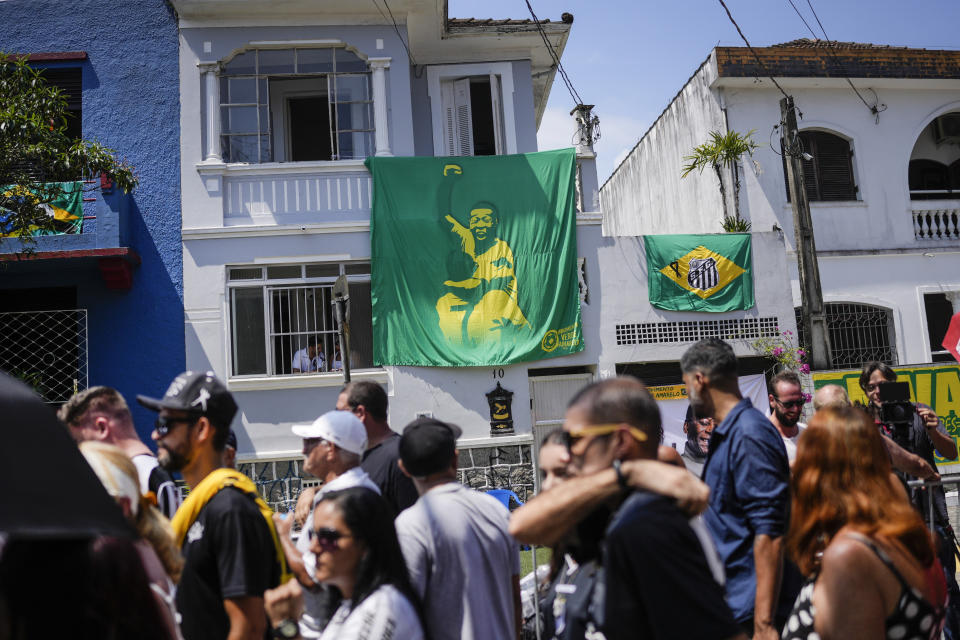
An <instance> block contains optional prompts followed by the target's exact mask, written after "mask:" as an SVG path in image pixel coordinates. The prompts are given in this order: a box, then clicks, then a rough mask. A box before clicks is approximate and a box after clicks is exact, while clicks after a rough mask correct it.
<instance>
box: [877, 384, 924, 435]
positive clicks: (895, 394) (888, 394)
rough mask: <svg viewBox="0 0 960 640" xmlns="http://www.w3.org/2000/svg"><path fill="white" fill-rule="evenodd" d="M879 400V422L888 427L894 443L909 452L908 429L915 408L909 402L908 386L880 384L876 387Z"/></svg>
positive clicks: (911, 423)
mask: <svg viewBox="0 0 960 640" xmlns="http://www.w3.org/2000/svg"><path fill="white" fill-rule="evenodd" d="M877 391H878V392H879V400H880V421H881V422H882V423H883V424H885V425H887V426H888V427H890V430H891V431H892V432H893V439H894V441H895V442H896V443H897V444H899V445H900V446H901V447H903V448H904V449H907V450H908V451H909V450H910V447H909V444H908V443H909V440H910V427H911V426H912V425H913V417H914V415H915V414H916V412H917V408H916V407H915V406H914V404H913V403H912V402H910V385H909V384H908V383H906V382H881V383H880V384H879V385H877Z"/></svg>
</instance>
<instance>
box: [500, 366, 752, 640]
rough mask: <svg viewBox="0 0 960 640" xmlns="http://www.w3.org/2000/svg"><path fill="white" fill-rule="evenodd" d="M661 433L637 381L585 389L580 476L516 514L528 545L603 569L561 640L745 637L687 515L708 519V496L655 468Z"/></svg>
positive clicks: (569, 599) (572, 607) (566, 613)
mask: <svg viewBox="0 0 960 640" xmlns="http://www.w3.org/2000/svg"><path fill="white" fill-rule="evenodd" d="M660 427H661V422H660V411H659V408H658V407H657V404H656V401H655V400H654V399H653V397H652V396H651V395H650V393H649V392H648V391H647V389H646V387H645V386H644V385H643V383H641V382H640V381H639V380H636V379H635V378H628V377H620V378H613V379H609V380H604V381H601V382H597V383H594V384H592V385H589V386H587V387H586V388H584V389H583V390H581V391H580V392H579V393H578V394H577V395H576V396H575V397H574V398H573V400H572V401H571V402H570V405H569V406H568V408H567V413H566V416H565V419H564V425H563V429H564V432H565V433H566V439H567V443H568V446H569V450H570V464H571V471H572V472H573V474H574V475H575V476H576V477H574V478H572V479H571V480H568V481H567V482H565V483H563V484H561V485H559V486H557V487H555V488H553V489H551V490H549V491H545V492H543V493H542V494H540V495H539V496H537V497H536V498H534V499H533V500H530V501H528V502H527V503H526V505H524V506H523V507H521V508H520V509H518V510H517V511H515V512H514V514H513V517H512V518H511V523H510V524H511V526H510V528H511V533H512V534H513V535H514V536H515V537H516V538H517V539H518V540H520V541H523V542H534V543H539V544H557V543H562V544H563V545H564V546H565V548H566V549H568V550H571V551H572V552H573V553H572V555H573V556H574V557H575V558H577V559H578V561H579V562H580V564H581V565H585V566H586V567H587V569H585V570H588V571H594V575H595V579H594V581H593V582H592V584H590V585H589V586H587V585H584V584H583V582H582V581H581V584H580V586H579V587H577V591H579V592H577V591H571V590H570V588H569V587H568V588H567V589H565V590H564V593H563V595H564V597H563V599H562V601H561V603H560V605H558V604H557V602H556V600H555V601H554V611H553V613H554V618H555V619H556V620H557V621H558V624H557V627H558V628H557V629H554V630H552V631H553V632H554V634H555V635H554V637H557V638H583V637H593V635H594V633H595V632H601V633H603V635H604V637H605V638H607V640H614V639H616V638H646V637H657V638H661V637H667V638H670V637H676V638H681V637H683V638H690V637H696V638H708V639H709V638H717V639H721V638H734V637H740V632H739V629H738V627H737V625H736V624H735V623H734V621H733V616H732V615H731V613H730V610H729V608H728V607H727V605H726V602H725V601H724V593H723V587H722V584H721V582H720V581H722V569H721V567H720V566H719V562H717V561H716V560H715V552H713V551H712V546H711V545H710V543H709V539H708V537H707V535H706V532H705V531H700V532H699V533H698V532H696V531H695V530H694V528H693V527H692V526H691V523H690V522H689V515H688V513H686V512H684V511H683V510H682V509H681V505H682V506H684V507H688V508H691V507H692V510H693V511H694V512H697V511H699V510H701V509H702V508H703V500H705V498H706V495H707V492H706V490H705V487H703V485H702V483H700V481H699V480H696V479H695V478H693V476H691V475H690V474H689V473H688V472H686V471H685V470H684V469H682V468H678V467H674V466H670V465H667V464H663V463H662V462H657V457H658V447H659V444H660V442H659V440H660V435H659V434H660ZM634 489H636V490H634ZM675 498H678V499H675ZM705 546H706V548H705ZM708 557H710V558H713V559H714V563H713V566H711V563H710V562H709V561H708ZM591 567H595V568H591ZM718 579H719V581H718ZM558 591H559V590H558ZM584 591H589V593H584ZM559 608H562V609H564V610H563V611H559V610H558V609H559ZM561 620H562V628H560V627H561V623H560V621H561Z"/></svg>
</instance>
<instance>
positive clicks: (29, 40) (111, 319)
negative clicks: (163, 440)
mask: <svg viewBox="0 0 960 640" xmlns="http://www.w3.org/2000/svg"><path fill="white" fill-rule="evenodd" d="M0 22H2V23H3V24H4V25H5V27H4V37H3V43H2V45H0V46H2V47H3V49H4V50H5V51H9V52H17V53H35V52H53V51H86V52H87V53H88V60H86V61H84V62H82V63H81V66H82V67H83V137H84V138H85V139H87V140H96V141H98V142H101V143H103V144H104V145H106V146H108V147H111V148H113V149H116V150H117V152H118V154H119V155H120V156H121V157H124V158H126V159H127V160H129V161H130V162H131V164H132V165H133V166H134V168H135V170H136V173H137V175H138V176H139V178H140V186H139V187H138V188H137V189H136V190H135V191H134V193H133V196H132V201H131V202H130V209H129V211H128V218H127V237H128V240H129V246H130V247H131V248H133V249H134V250H135V251H136V252H137V253H138V254H139V255H140V258H141V260H142V263H141V265H140V267H139V268H136V269H135V270H134V272H133V287H132V289H131V290H130V291H127V292H118V291H108V290H107V289H106V288H105V287H104V285H103V283H102V281H101V280H100V277H99V274H98V273H97V271H96V266H95V264H94V265H93V266H92V267H90V268H89V269H90V270H89V271H83V272H79V273H78V272H77V267H75V266H74V267H67V266H58V265H54V266H53V267H52V268H51V270H50V271H49V272H48V273H47V274H46V275H43V274H37V275H32V276H30V277H29V278H20V277H16V278H11V277H10V276H4V275H3V274H2V273H0V288H2V289H14V288H21V287H27V286H30V287H43V286H49V287H53V286H70V285H76V286H77V292H78V293H77V295H78V306H80V307H84V308H87V309H88V310H89V367H90V369H89V371H90V384H91V385H94V384H106V385H110V386H114V387H116V388H118V389H119V390H120V392H121V393H122V394H123V395H124V396H126V397H127V398H128V399H129V400H130V401H131V403H132V409H133V413H134V418H135V420H136V422H137V425H138V428H139V431H140V433H141V435H142V436H147V435H148V434H149V432H150V431H151V430H152V428H153V427H152V422H153V419H154V417H155V414H153V413H152V412H149V411H146V410H144V409H140V408H139V406H138V405H136V403H135V402H133V396H134V395H135V394H137V393H148V394H162V393H163V391H164V390H165V389H166V387H167V385H168V383H169V381H170V380H171V379H173V377H174V376H175V375H176V374H177V373H179V372H181V371H182V370H183V367H184V341H183V329H182V323H183V304H182V264H181V252H180V201H179V192H180V180H179V175H180V174H179V158H180V150H179V141H180V130H179V115H180V113H179V112H180V104H179V99H178V66H177V50H178V43H177V23H176V17H175V16H174V15H173V12H172V10H171V9H170V8H169V6H168V5H167V3H165V2H162V1H161V0H117V1H116V2H112V3H110V5H109V7H108V8H105V7H104V5H103V3H101V2H93V1H90V0H76V1H75V2H71V3H70V5H69V10H65V8H64V4H63V3H62V2H54V1H52V0H35V1H32V2H3V3H0ZM5 293H6V292H5ZM14 295H15V294H14Z"/></svg>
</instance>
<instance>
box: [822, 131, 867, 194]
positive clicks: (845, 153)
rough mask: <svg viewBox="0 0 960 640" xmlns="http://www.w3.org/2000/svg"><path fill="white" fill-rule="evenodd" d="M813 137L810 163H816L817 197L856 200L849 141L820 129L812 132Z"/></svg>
mask: <svg viewBox="0 0 960 640" xmlns="http://www.w3.org/2000/svg"><path fill="white" fill-rule="evenodd" d="M813 137H814V141H815V148H816V151H815V152H814V154H813V161H812V162H811V164H813V163H815V164H816V165H817V183H818V185H817V186H818V187H819V190H820V194H819V195H820V198H819V199H820V200H827V201H831V200H856V199H857V188H856V186H855V185H854V184H853V163H852V162H851V160H850V143H849V142H847V141H846V140H844V139H843V138H841V137H839V136H835V135H832V134H829V133H824V132H822V131H817V132H814V136H813Z"/></svg>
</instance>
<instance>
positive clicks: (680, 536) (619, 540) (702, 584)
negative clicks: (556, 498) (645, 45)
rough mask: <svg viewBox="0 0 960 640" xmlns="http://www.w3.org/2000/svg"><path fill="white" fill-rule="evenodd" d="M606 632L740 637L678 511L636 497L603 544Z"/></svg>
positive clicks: (654, 498) (660, 500)
mask: <svg viewBox="0 0 960 640" xmlns="http://www.w3.org/2000/svg"><path fill="white" fill-rule="evenodd" d="M603 568H604V576H605V577H604V581H605V586H606V589H605V605H604V627H603V632H604V635H605V636H606V638H607V640H618V639H620V638H630V639H631V640H633V639H635V638H643V639H646V638H683V639H684V640H686V639H688V638H701V639H705V640H709V639H711V638H729V637H732V636H735V635H737V634H738V633H740V627H738V626H737V624H736V623H735V622H734V620H733V614H731V613H730V609H729V607H728V606H727V603H726V601H725V600H724V594H723V588H722V587H721V586H720V585H719V584H717V582H716V581H715V580H714V578H713V574H712V573H711V572H710V567H709V565H708V564H707V559H706V556H705V555H704V551H703V547H702V546H701V544H700V540H699V538H697V535H696V533H694V531H693V529H691V528H690V524H689V522H688V520H687V516H686V515H685V514H684V513H683V512H681V511H680V509H679V508H677V506H676V504H675V503H674V502H673V501H672V500H670V499H668V498H665V497H663V496H661V495H658V494H654V493H647V492H645V491H637V492H635V493H633V494H632V495H631V496H630V497H629V498H627V500H626V501H625V502H624V503H623V505H622V506H621V508H620V509H619V511H617V513H616V515H614V517H613V519H612V520H611V522H610V526H609V527H608V528H607V533H606V539H605V541H604V544H603Z"/></svg>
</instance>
